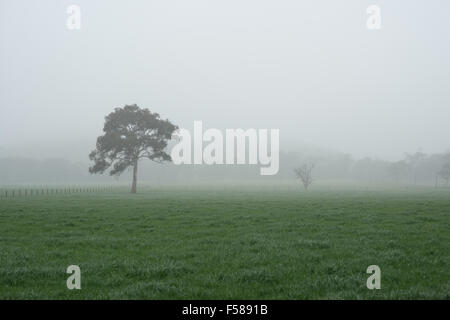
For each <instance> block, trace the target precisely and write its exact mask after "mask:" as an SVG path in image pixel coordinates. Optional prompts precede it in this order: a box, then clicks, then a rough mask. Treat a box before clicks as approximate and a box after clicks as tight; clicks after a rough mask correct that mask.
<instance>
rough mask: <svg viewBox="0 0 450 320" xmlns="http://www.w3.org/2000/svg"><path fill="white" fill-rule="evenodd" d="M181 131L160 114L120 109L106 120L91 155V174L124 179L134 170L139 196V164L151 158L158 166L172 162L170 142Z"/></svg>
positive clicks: (135, 107) (129, 106)
mask: <svg viewBox="0 0 450 320" xmlns="http://www.w3.org/2000/svg"><path fill="white" fill-rule="evenodd" d="M177 129H178V127H177V126H175V125H174V124H172V123H171V122H170V121H169V120H167V119H166V120H162V119H160V116H159V114H158V113H152V112H150V110H148V109H142V108H139V107H138V106H137V105H136V104H133V105H126V106H125V107H123V108H116V109H114V111H113V112H111V113H110V114H109V115H107V116H106V117H105V125H104V127H103V132H104V134H103V135H102V136H99V137H98V138H97V144H96V149H95V150H93V151H92V152H91V153H90V154H89V158H90V159H91V160H92V161H94V165H93V166H91V167H90V168H89V172H90V173H104V172H105V171H106V170H107V169H108V168H111V170H110V171H109V174H110V175H120V174H121V173H122V172H124V171H125V170H126V169H127V168H129V167H133V185H132V190H131V192H136V175H137V164H138V161H139V159H142V158H147V159H150V160H152V161H155V162H159V163H161V162H164V161H171V158H170V155H169V154H168V153H166V152H165V148H166V147H167V144H168V142H169V141H170V140H171V139H172V135H173V133H174V132H175V130H177Z"/></svg>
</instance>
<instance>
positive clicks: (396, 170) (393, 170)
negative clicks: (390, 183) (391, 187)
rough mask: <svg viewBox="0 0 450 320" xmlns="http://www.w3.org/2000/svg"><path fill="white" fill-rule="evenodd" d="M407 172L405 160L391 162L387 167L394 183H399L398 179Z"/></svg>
mask: <svg viewBox="0 0 450 320" xmlns="http://www.w3.org/2000/svg"><path fill="white" fill-rule="evenodd" d="M407 171H408V164H407V163H406V161H405V160H400V161H397V162H393V163H391V164H390V165H389V167H388V172H389V175H390V176H391V177H393V178H394V179H395V182H397V183H398V182H399V180H400V178H401V177H402V176H404V175H405V174H406V173H407Z"/></svg>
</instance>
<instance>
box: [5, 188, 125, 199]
mask: <svg viewBox="0 0 450 320" xmlns="http://www.w3.org/2000/svg"><path fill="white" fill-rule="evenodd" d="M123 188H124V187H123V186H105V185H101V186H30V187H27V186H11V187H0V199H7V198H19V197H20V198H24V197H35V196H55V195H71V194H81V193H85V194H86V193H100V192H113V191H114V190H118V189H123Z"/></svg>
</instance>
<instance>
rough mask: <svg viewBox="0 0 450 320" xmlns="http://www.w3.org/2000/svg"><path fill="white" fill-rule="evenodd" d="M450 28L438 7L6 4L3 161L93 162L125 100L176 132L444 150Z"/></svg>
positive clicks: (385, 151) (446, 6) (388, 149)
mask: <svg viewBox="0 0 450 320" xmlns="http://www.w3.org/2000/svg"><path fill="white" fill-rule="evenodd" d="M71 4H76V5H78V6H79V7H80V8H81V30H73V31H70V30H68V29H67V27H66V19H67V17H68V15H67V13H66V9H67V7H68V6H69V5H71ZM372 4H375V5H378V6H379V7H380V8H381V29H380V30H368V29H367V28H366V19H367V14H366V9H367V7H368V6H369V5H372ZM449 33H450V2H449V1H446V0H441V1H439V0H427V1H425V0H416V1H406V0H403V1H401V0H396V1H380V0H372V1H366V0H346V1H335V0H310V1H298V0H270V1H269V0H255V1H249V0H239V1H238V0H202V1H199V0H179V1H170V0H169V1H168V0H164V1H163V0H159V1H136V0H134V1H111V0H95V1H93V0H89V1H88V0H85V1H81V0H72V1H61V0H53V1H50V0H48V1H29V0H27V1H24V0H0V49H1V50H0V155H1V156H8V155H16V154H19V155H27V156H29V157H43V156H46V155H48V156H57V155H60V156H61V157H73V158H74V159H77V160H79V159H86V160H87V153H88V152H89V151H90V149H91V148H92V147H93V146H94V143H95V139H96V137H97V136H98V135H99V134H101V128H102V126H103V120H104V116H105V115H106V114H107V113H109V112H111V111H112V109H113V108H114V107H120V106H123V105H124V104H133V103H137V104H138V105H140V106H142V107H148V108H150V109H151V110H152V111H155V112H158V113H160V114H161V115H162V117H164V118H166V117H167V118H169V119H170V120H171V121H172V122H174V123H176V124H178V125H180V126H182V127H188V128H189V127H192V123H193V121H194V120H202V121H203V123H204V127H217V128H244V129H245V128H279V129H280V139H281V140H282V141H283V142H284V146H285V147H289V148H295V147H296V146H297V145H301V144H307V145H313V146H317V147H320V148H331V149H334V150H339V151H342V152H348V153H351V154H353V155H355V156H356V157H362V156H366V155H367V156H375V157H380V158H387V159H398V158H400V157H402V155H403V153H404V152H414V151H416V150H418V149H419V148H422V150H423V151H424V152H430V153H431V152H443V151H445V150H448V149H450V139H449V137H450V124H449V122H450V90H449V89H450V86H449V85H450V44H449V43H450V41H449V39H450V34H449ZM282 147H283V144H282ZM2 150H3V153H1V151H2Z"/></svg>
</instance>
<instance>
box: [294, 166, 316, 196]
mask: <svg viewBox="0 0 450 320" xmlns="http://www.w3.org/2000/svg"><path fill="white" fill-rule="evenodd" d="M313 168H314V164H304V165H302V166H301V167H298V168H296V169H294V172H295V174H296V175H297V178H299V179H300V180H301V181H302V183H303V187H305V190H307V189H308V187H309V186H310V185H311V183H312V182H313V179H312V175H311V172H312V169H313Z"/></svg>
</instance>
